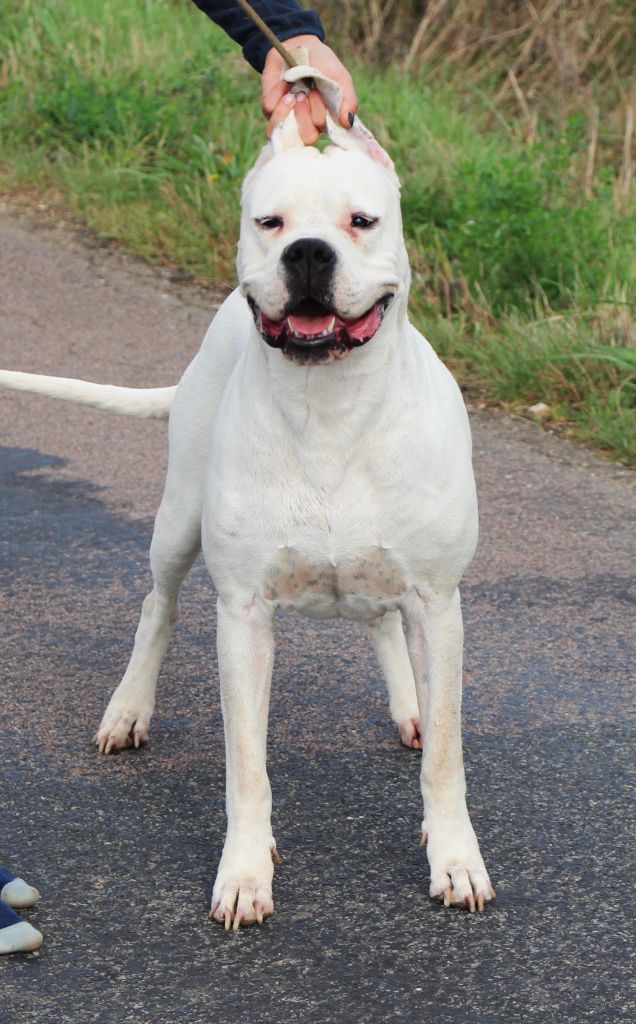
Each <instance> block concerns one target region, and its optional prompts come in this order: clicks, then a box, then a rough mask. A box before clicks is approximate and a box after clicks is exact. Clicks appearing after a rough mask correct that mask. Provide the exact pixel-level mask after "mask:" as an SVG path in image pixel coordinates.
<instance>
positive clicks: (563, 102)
mask: <svg viewBox="0 0 636 1024" xmlns="http://www.w3.org/2000/svg"><path fill="white" fill-rule="evenodd" d="M318 6H319V7H320V9H321V11H322V12H323V13H324V15H325V20H326V22H327V25H328V26H329V24H331V25H332V26H333V32H332V33H331V35H330V38H331V39H332V40H333V41H334V46H335V47H336V48H337V49H338V50H339V52H340V54H341V55H343V56H344V57H345V58H346V60H347V63H348V64H349V65H350V66H352V68H353V70H354V72H355V78H356V83H357V85H358V89H359V93H360V98H361V113H362V116H363V118H364V120H365V121H366V122H367V124H368V125H369V126H370V127H371V128H372V129H373V131H374V132H375V134H376V135H377V136H378V137H379V138H380V139H381V141H382V142H383V143H384V144H385V145H386V147H387V148H388V149H389V151H390V152H391V155H392V156H393V158H394V160H395V163H396V166H397V168H398V171H399V173H400V176H401V178H402V182H403V207H404V214H405V225H406V232H407V241H408V245H409V250H410V254H411V259H412V265H413V271H414V281H413V292H412V303H411V311H412V316H413V318H414V319H415V320H416V321H417V322H418V324H419V326H420V327H421V328H422V329H423V330H424V332H425V333H426V334H427V336H428V337H429V338H430V340H431V342H432V343H433V344H434V346H435V347H436V349H437V350H438V352H439V353H440V354H441V355H442V357H443V358H444V359H445V360H446V361H447V362H448V363H449V364H450V365H451V366H452V368H453V370H454V371H455V373H456V375H457V376H458V377H459V378H460V380H461V381H462V383H463V384H464V386H465V387H466V388H467V390H468V392H469V394H470V395H471V397H472V398H473V399H474V400H476V401H483V402H486V403H489V404H497V405H501V406H503V407H506V408H509V409H511V410H514V411H516V412H520V413H522V414H523V415H527V416H529V417H533V416H535V417H537V418H541V419H542V420H543V421H544V422H547V423H548V424H550V425H552V426H553V427H554V428H555V429H564V430H567V431H568V432H570V433H572V434H573V435H575V436H577V437H579V438H580V439H583V440H585V441H587V442H588V443H591V444H594V445H595V446H598V447H600V448H602V449H604V450H606V451H608V452H609V453H611V454H612V455H613V456H614V457H616V458H618V459H620V460H621V461H623V462H626V463H629V462H631V463H635V462H636V325H635V314H636V259H635V256H636V243H635V239H636V202H635V199H634V187H633V163H632V161H633V153H632V149H633V136H634V114H635V112H636V92H635V90H634V84H633V81H630V79H629V75H630V73H632V70H633V68H634V66H636V44H635V43H634V40H635V39H636V15H635V13H634V11H635V8H634V7H633V5H632V4H631V3H629V2H625V3H622V2H620V0H612V2H609V0H596V2H591V0H589V2H588V0H562V2H559V0H535V2H534V3H532V2H530V0H526V2H523V3H521V2H520V3H515V4H510V3H505V4H504V3H499V2H498V0H494V2H490V3H486V2H483V3H479V2H477V3H475V2H472V0H471V2H470V3H469V2H467V0H430V2H429V3H428V4H427V5H423V4H421V3H411V2H410V0H405V2H395V0H393V2H390V0H389V2H388V3H382V4H380V3H378V2H377V0H364V2H363V0H360V2H355V0H352V2H347V3H344V4H337V5H336V4H330V3H325V4H324V5H323V6H321V5H318ZM423 8H425V13H424V15H423V14H422V10H423ZM262 141H263V125H262V122H261V119H260V114H259V109H258V79H257V77H256V75H255V74H254V72H252V71H250V70H249V69H248V68H247V67H246V66H245V65H244V62H243V61H242V58H241V57H240V55H239V54H238V51H237V50H236V48H235V47H234V46H233V44H231V43H230V42H229V41H228V40H227V39H226V38H225V37H224V36H223V34H222V33H221V32H220V31H219V30H218V29H216V28H215V27H214V26H213V25H212V24H211V22H209V21H208V20H207V19H206V18H205V17H204V16H203V15H201V14H200V12H198V11H197V10H196V8H195V7H194V5H192V4H190V3H189V2H188V0H109V3H108V4H103V3H102V2H101V0H48V2H42V0H38V2H34V0H4V2H3V4H2V8H1V10H0V191H2V192H4V193H5V194H6V195H8V196H9V197H10V196H11V195H13V196H16V195H20V194H22V195H24V194H25V192H29V193H30V194H35V195H37V196H39V197H42V199H44V200H45V201H47V202H51V203H53V204H55V205H57V206H58V207H59V208H60V209H69V210H71V211H72V212H73V214H74V215H75V216H76V217H77V218H79V219H80V220H81V221H83V222H85V223H86V224H87V225H89V226H90V227H91V228H93V229H94V230H95V231H96V232H97V233H98V234H99V235H100V236H102V237H103V238H105V239H110V240H114V241H116V242H117V243H118V244H121V245H123V246H125V247H126V248H127V249H129V250H130V251H132V252H136V253H138V254H140V255H141V256H144V257H146V258H147V259H150V260H154V261H158V262H163V263H170V264H173V265H175V266H177V267H179V268H180V269H181V270H183V271H186V272H188V273H191V274H192V275H193V276H196V277H198V278H202V279H205V280H209V281H212V282H214V283H215V284H218V283H223V282H225V283H227V284H228V286H229V285H231V284H232V283H233V281H234V251H235V243H236V234H237V225H238V218H237V197H238V192H239V188H240V182H241V179H242V176H243V174H244V172H245V171H246V170H247V168H248V167H249V166H250V164H251V163H252V162H253V160H254V158H255V156H256V154H257V152H258V150H259V147H260V145H261V144H262ZM31 190H34V191H33V193H31Z"/></svg>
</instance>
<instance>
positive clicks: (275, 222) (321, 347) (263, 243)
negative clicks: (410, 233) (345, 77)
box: [238, 116, 409, 364]
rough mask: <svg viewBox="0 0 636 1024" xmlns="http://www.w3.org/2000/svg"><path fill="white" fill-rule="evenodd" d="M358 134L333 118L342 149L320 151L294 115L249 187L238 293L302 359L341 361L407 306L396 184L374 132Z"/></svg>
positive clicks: (272, 339) (274, 339)
mask: <svg viewBox="0 0 636 1024" xmlns="http://www.w3.org/2000/svg"><path fill="white" fill-rule="evenodd" d="M354 132H355V129H354V130H352V132H348V131H345V129H343V128H339V126H338V125H335V124H334V122H333V121H331V120H330V130H329V134H330V135H331V138H332V141H335V142H336V145H332V146H329V147H328V148H327V149H326V150H325V151H324V152H321V151H320V150H318V149H315V148H312V147H305V146H303V145H302V143H301V141H300V139H299V137H298V133H297V131H296V129H295V122H294V119H293V116H292V117H289V118H287V120H286V122H284V124H283V125H282V126H279V128H277V129H276V131H275V132H274V136H273V139H272V142H271V143H270V144H269V145H268V146H267V147H266V148H265V150H264V151H263V153H262V154H261V156H260V158H259V160H258V162H257V164H256V166H255V168H254V169H253V170H252V171H251V172H250V174H249V175H248V177H247V178H246V181H245V184H244V186H243V200H242V221H241V237H240V242H239V249H238V273H239V280H240V285H241V290H242V292H243V294H244V295H245V296H246V298H247V300H248V302H249V304H250V306H251V308H252V312H253V315H254V320H255V323H256V326H257V329H258V331H259V332H260V334H261V336H262V337H263V339H264V340H265V341H266V342H267V344H268V345H270V346H272V347H273V348H278V349H280V350H281V351H282V352H283V354H284V355H285V356H287V357H288V358H289V359H292V360H294V361H296V362H301V363H305V364H306V363H313V364H316V363H319V364H324V363H329V362H332V361H334V360H336V359H342V358H344V356H346V355H347V354H348V353H349V352H350V351H351V349H353V348H357V347H359V346H361V345H364V344H366V343H367V342H369V341H371V339H372V338H374V337H375V335H376V334H377V333H378V332H379V331H380V328H381V326H382V323H383V321H384V319H385V317H387V318H388V317H391V316H393V315H400V311H401V313H402V314H403V313H404V310H405V308H406V297H407V293H408V283H409V271H408V260H407V256H406V251H405V247H404V242H403V239H402V229H401V216H400V202H399V184H398V181H397V178H396V176H395V173H394V171H393V165H392V164H391V162H390V160H389V158H388V157H387V156H386V154H385V153H384V151H383V150H382V149H381V148H380V147H379V146H378V144H377V143H376V142H375V140H374V139H373V138H372V136H370V135H369V134H368V133H367V132H366V131H365V129H364V128H362V126H360V129H359V130H358V131H357V132H355V133H354ZM344 145H346V148H344Z"/></svg>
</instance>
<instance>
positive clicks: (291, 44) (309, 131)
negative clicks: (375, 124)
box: [261, 36, 358, 146]
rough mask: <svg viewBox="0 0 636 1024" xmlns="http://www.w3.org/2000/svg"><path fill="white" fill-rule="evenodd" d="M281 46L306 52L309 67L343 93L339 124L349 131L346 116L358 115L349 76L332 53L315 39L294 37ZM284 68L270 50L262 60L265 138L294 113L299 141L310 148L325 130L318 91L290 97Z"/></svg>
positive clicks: (282, 63) (282, 62)
mask: <svg viewBox="0 0 636 1024" xmlns="http://www.w3.org/2000/svg"><path fill="white" fill-rule="evenodd" d="M284 44H285V47H286V48H287V49H288V50H295V49H298V48H299V47H301V46H304V47H305V48H306V49H307V50H308V63H309V64H310V65H311V66H312V67H313V68H317V69H318V70H319V71H322V73H323V74H324V75H325V76H326V77H327V78H331V79H332V80H333V81H334V82H338V84H339V85H340V87H341V89H342V104H341V106H340V112H339V116H340V123H341V124H342V125H343V127H345V128H349V127H350V126H351V122H350V120H349V116H348V115H349V114H355V112H356V111H357V109H358V98H357V96H356V91H355V88H354V86H353V79H352V78H351V75H350V74H349V72H348V71H347V69H346V68H345V67H344V65H343V64H341V62H340V61H339V60H338V58H337V57H336V55H335V53H334V52H333V50H330V49H329V47H328V46H325V44H324V43H323V42H321V41H320V39H318V37H317V36H294V37H293V38H292V39H285V40H284ZM286 67H287V65H286V64H285V61H284V60H283V58H282V57H281V55H280V54H279V53H278V51H277V50H275V49H274V48H273V47H272V49H271V50H270V51H269V53H268V54H267V57H266V58H265V66H264V68H263V75H262V78H261V107H262V109H263V113H264V114H265V117H266V118H267V119H268V120H267V135H268V137H269V136H270V135H271V134H272V131H273V130H274V128H275V127H276V125H277V124H279V122H280V121H284V119H285V118H286V117H287V115H288V114H289V112H290V111H291V110H293V111H294V113H295V115H296V122H297V124H298V131H299V133H300V137H301V139H302V140H303V142H304V143H305V145H306V146H310V145H311V144H312V143H314V142H315V141H316V139H317V138H318V136H319V135H320V132H321V131H322V130H323V128H324V127H325V116H326V108H325V104H324V101H323V99H322V96H321V95H320V93H319V92H318V90H317V89H312V90H311V92H310V93H309V95H308V96H305V95H304V93H292V92H291V91H290V90H291V85H290V84H289V82H285V81H284V80H283V79H282V78H281V77H280V76H281V71H283V69H286Z"/></svg>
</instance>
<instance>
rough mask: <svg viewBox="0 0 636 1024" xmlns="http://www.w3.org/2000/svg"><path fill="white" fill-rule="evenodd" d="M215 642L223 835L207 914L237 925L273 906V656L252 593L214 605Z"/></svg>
mask: <svg viewBox="0 0 636 1024" xmlns="http://www.w3.org/2000/svg"><path fill="white" fill-rule="evenodd" d="M217 637H218V640H217V643H218V653H219V674H220V678H221V703H222V707H223V721H224V724H225V756H226V773H227V782H226V800H227V835H226V838H225V845H224V847H223V856H222V857H221V863H220V864H219V870H218V873H217V876H216V881H215V883H214V890H213V893H212V909H211V911H210V916H211V917H213V918H214V919H215V920H216V921H220V922H222V923H224V924H225V928H226V929H229V928H231V927H233V928H234V930H237V929H238V928H239V927H240V925H241V924H254V923H255V922H258V923H259V924H260V923H261V922H262V921H263V918H265V917H268V916H269V915H270V914H271V913H273V910H274V903H273V899H272V878H273V874H274V867H273V861H274V860H275V859H276V858H277V853H276V845H275V843H274V839H273V837H272V831H271V821H270V817H271V808H272V794H271V788H270V784H269V779H268V777H267V768H266V748H267V715H268V709H269V691H270V683H271V677H272V667H273V661H274V637H273V630H272V614H271V612H270V611H269V610H267V609H266V608H263V607H262V606H261V605H260V603H259V601H258V599H257V598H252V599H251V600H248V601H246V602H245V603H241V602H240V601H231V602H230V601H224V600H223V599H222V598H219V602H218V626H217Z"/></svg>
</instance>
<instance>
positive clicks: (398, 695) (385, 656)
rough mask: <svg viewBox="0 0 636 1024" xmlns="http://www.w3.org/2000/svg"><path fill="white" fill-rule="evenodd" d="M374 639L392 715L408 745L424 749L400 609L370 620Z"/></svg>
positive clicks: (401, 737) (370, 629)
mask: <svg viewBox="0 0 636 1024" xmlns="http://www.w3.org/2000/svg"><path fill="white" fill-rule="evenodd" d="M369 631H370V633H371V640H372V641H373V647H374V649H375V653H376V656H377V659H378V661H379V662H380V668H381V669H382V672H383V674H384V678H385V680H386V685H387V689H388V691H389V708H390V711H391V718H392V719H393V721H394V722H395V724H396V725H397V727H398V729H399V730H400V739H401V740H402V743H403V744H404V746H405V747H413V748H414V749H415V750H421V749H422V728H421V725H420V714H419V710H418V705H417V693H416V691H415V679H414V676H413V669H412V667H411V659H410V658H409V652H408V648H407V646H406V637H405V636H404V629H403V627H402V615H401V613H400V612H399V611H394V612H385V613H384V615H382V616H380V618H378V619H374V620H373V622H370V623H369Z"/></svg>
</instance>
